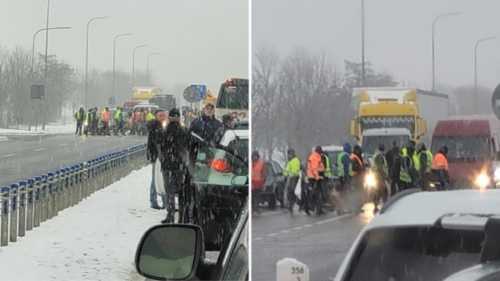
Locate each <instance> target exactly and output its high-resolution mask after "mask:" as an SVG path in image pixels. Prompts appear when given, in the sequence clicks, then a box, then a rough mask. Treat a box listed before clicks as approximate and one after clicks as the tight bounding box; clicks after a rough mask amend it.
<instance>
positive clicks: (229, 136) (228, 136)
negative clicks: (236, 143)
mask: <svg viewBox="0 0 500 281" xmlns="http://www.w3.org/2000/svg"><path fill="white" fill-rule="evenodd" d="M236 137H238V138H240V139H243V140H248V130H227V131H226V132H225V133H224V136H223V137H222V139H221V141H220V144H222V145H224V146H227V145H229V143H230V142H231V141H233V140H234V139H236Z"/></svg>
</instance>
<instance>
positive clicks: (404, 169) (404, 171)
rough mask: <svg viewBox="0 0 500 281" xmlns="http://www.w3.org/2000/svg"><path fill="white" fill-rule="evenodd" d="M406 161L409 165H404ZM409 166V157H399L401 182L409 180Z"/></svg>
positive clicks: (408, 181)
mask: <svg viewBox="0 0 500 281" xmlns="http://www.w3.org/2000/svg"><path fill="white" fill-rule="evenodd" d="M407 162H408V163H410V166H407V165H406V163H407ZM411 166H412V163H411V159H410V157H408V156H405V155H403V156H402V157H401V170H400V172H399V179H400V180H401V181H402V182H406V183H410V182H411V176H410V169H411Z"/></svg>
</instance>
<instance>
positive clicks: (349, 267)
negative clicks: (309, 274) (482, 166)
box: [335, 190, 500, 281]
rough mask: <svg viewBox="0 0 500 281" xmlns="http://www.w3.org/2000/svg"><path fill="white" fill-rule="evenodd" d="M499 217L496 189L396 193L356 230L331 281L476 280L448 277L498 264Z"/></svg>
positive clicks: (499, 253)
mask: <svg viewBox="0 0 500 281" xmlns="http://www.w3.org/2000/svg"><path fill="white" fill-rule="evenodd" d="M499 217H500V190H485V191H478V190H455V191H447V192H419V191H418V190H408V191H404V192H401V193H399V194H398V195H396V196H394V197H393V198H392V199H391V200H389V201H388V202H387V204H386V205H385V206H384V207H383V208H382V210H381V211H380V214H379V215H377V216H375V217H374V219H373V220H372V221H371V222H370V223H369V224H368V225H366V226H365V228H364V229H363V230H362V231H361V232H360V234H359V235H358V237H357V239H356V240H355V242H354V243H353V245H352V247H351V249H350V250H349V252H348V253H347V256H346V257H345V259H344V261H343V262H342V265H341V267H340V268H339V270H338V272H337V275H336V277H335V280H336V281H357V280H384V281H385V280H428V281H438V280H439V281H442V280H475V279H469V278H466V279H453V278H458V277H457V276H469V277H470V276H471V275H468V274H469V273H470V272H471V271H476V272H479V271H481V268H484V267H483V266H488V265H489V264H491V263H493V262H498V261H500V243H498V237H500V220H499ZM475 266H479V268H474V267H475ZM497 268H498V267H497ZM464 270H465V271H464ZM467 270H468V271H467ZM468 272H469V273H468ZM483 273H484V274H485V275H484V276H488V275H487V274H486V273H485V271H483ZM453 276H455V277H453ZM494 276H498V270H497V273H496V275H494ZM448 277H449V278H451V279H446V278H448ZM478 280H498V279H478Z"/></svg>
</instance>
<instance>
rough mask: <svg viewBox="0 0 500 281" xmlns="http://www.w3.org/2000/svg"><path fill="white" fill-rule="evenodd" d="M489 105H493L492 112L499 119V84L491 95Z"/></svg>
mask: <svg viewBox="0 0 500 281" xmlns="http://www.w3.org/2000/svg"><path fill="white" fill-rule="evenodd" d="M491 106H492V107H493V112H494V113H495V115H496V116H497V118H498V119H500V85H498V86H497V87H496V88H495V91H494V92H493V96H492V97H491Z"/></svg>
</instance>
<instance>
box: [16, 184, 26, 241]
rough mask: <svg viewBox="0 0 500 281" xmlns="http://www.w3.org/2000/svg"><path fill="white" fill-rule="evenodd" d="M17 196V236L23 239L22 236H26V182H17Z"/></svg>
mask: <svg viewBox="0 0 500 281" xmlns="http://www.w3.org/2000/svg"><path fill="white" fill-rule="evenodd" d="M18 194H19V195H18V197H19V207H18V209H19V218H18V225H19V230H18V236H19V237H24V235H25V234H26V182H25V181H20V182H19V189H18Z"/></svg>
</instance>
